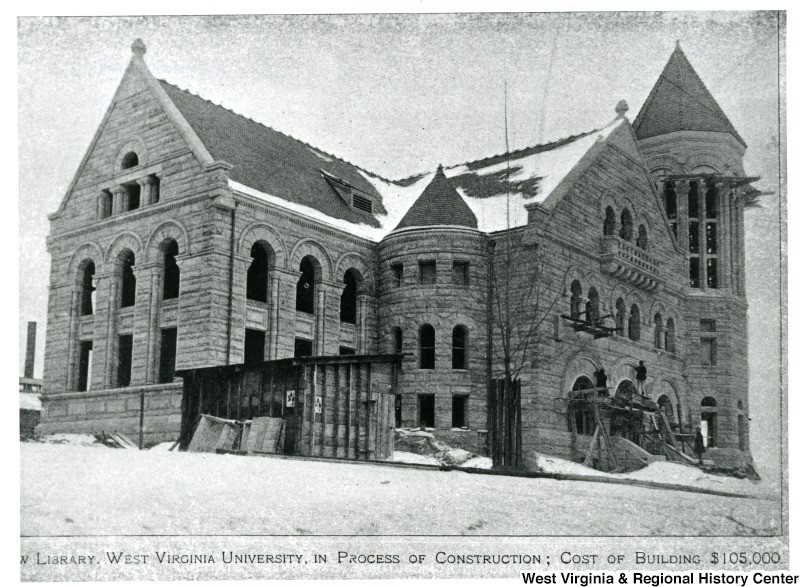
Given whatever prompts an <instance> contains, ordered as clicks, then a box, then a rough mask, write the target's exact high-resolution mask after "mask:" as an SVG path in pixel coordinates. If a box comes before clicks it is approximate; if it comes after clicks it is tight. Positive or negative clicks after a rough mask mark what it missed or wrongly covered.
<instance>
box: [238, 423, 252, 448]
mask: <svg viewBox="0 0 800 587" xmlns="http://www.w3.org/2000/svg"><path fill="white" fill-rule="evenodd" d="M252 426H253V423H252V422H245V423H244V424H242V440H241V442H239V450H240V451H242V452H247V444H248V442H249V440H250V428H251V427H252Z"/></svg>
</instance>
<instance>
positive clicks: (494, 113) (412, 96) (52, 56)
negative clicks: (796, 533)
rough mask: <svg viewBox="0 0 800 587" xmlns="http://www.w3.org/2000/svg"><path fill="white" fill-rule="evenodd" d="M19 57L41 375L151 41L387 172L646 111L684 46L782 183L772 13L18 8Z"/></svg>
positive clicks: (256, 106)
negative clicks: (60, 246) (82, 184)
mask: <svg viewBox="0 0 800 587" xmlns="http://www.w3.org/2000/svg"><path fill="white" fill-rule="evenodd" d="M18 32H19V35H18V63H19V184H20V185H19V198H20V208H19V233H20V257H19V279H20V314H19V340H20V349H21V350H20V357H19V369H20V374H21V373H22V365H23V353H24V337H25V322H26V321H28V320H36V321H38V322H39V344H38V354H37V376H41V370H42V363H43V348H44V344H43V343H44V330H45V320H46V305H47V280H48V271H49V258H48V255H47V253H46V251H45V237H46V235H47V231H48V222H47V214H49V213H51V212H53V211H55V209H56V208H57V206H58V203H59V201H60V200H61V198H62V197H63V195H64V191H65V189H66V187H67V185H68V183H69V182H70V180H71V179H72V175H73V174H74V173H75V171H76V169H77V166H78V164H79V162H80V159H81V157H82V156H83V154H84V151H85V149H86V148H87V146H88V144H89V142H90V141H91V138H92V136H93V134H94V132H95V130H96V129H97V126H98V124H99V123H100V120H101V118H102V116H103V114H104V112H105V110H106V108H107V107H108V104H109V102H110V100H111V97H112V95H113V93H114V90H115V89H116V86H117V84H118V83H119V81H120V79H121V76H122V73H123V71H124V68H125V66H126V64H127V62H128V60H129V58H130V44H131V42H132V41H133V40H134V39H135V38H136V37H141V38H142V39H143V40H144V42H145V43H146V45H147V49H148V50H147V55H146V56H145V59H146V61H147V63H148V66H149V67H150V69H151V71H152V72H153V73H154V74H155V75H156V77H159V78H163V79H166V80H168V81H170V82H172V83H175V84H177V85H179V86H181V87H183V88H188V89H191V90H192V91H193V92H195V93H197V94H200V95H201V96H203V97H205V98H208V99H210V100H212V101H214V102H217V103H221V104H222V105H223V106H226V107H228V108H231V109H233V110H235V111H236V112H239V113H242V114H245V115H247V116H249V117H251V118H253V119H255V120H258V121H260V122H264V123H266V124H269V125H270V126H272V127H274V128H276V129H278V130H281V131H284V132H286V133H288V134H291V135H292V136H295V137H298V138H301V139H303V140H305V141H307V142H309V143H311V144H313V145H315V146H317V147H319V148H321V149H323V150H325V151H328V152H332V153H334V154H336V155H338V156H340V157H342V158H344V159H347V160H350V161H353V162H355V163H357V164H359V165H360V166H363V167H365V168H367V169H369V170H372V171H374V172H377V173H380V174H381V175H383V176H386V177H389V178H399V177H404V176H407V175H410V174H412V173H418V172H421V171H430V170H432V169H434V168H435V167H436V165H437V164H438V163H440V162H441V163H443V164H444V165H452V164H457V163H459V162H462V161H466V160H470V159H475V158H479V157H483V156H486V155H489V154H494V153H499V152H502V151H503V150H504V141H503V84H504V82H507V84H508V112H509V133H510V139H511V147H512V148H519V147H522V146H525V145H530V144H535V143H538V142H541V141H543V140H551V139H557V138H560V137H564V136H567V135H571V134H575V133H576V132H581V131H585V130H589V129H592V128H596V127H598V126H600V125H604V124H607V123H608V122H609V121H610V120H611V119H612V118H613V116H614V106H615V105H616V104H617V102H618V101H619V100H620V99H625V100H627V102H628V104H629V105H630V107H631V110H630V112H629V114H630V115H631V119H633V117H634V116H635V114H636V113H637V112H638V110H639V108H640V107H641V105H642V103H643V102H644V99H645V98H646V97H647V94H648V92H649V90H650V88H651V87H652V86H653V84H654V83H655V81H656V79H657V77H658V75H659V73H660V72H661V69H662V68H663V67H664V65H665V63H666V61H667V59H668V58H669V55H670V53H671V52H672V50H673V47H674V45H675V41H676V40H677V39H680V41H681V46H682V47H683V49H684V52H685V53H686V55H687V57H688V58H689V60H690V61H691V63H692V64H693V65H694V67H695V69H696V70H697V71H698V73H699V74H700V77H701V78H702V79H703V80H704V81H705V83H706V85H707V86H708V88H709V89H710V91H711V93H712V94H713V95H714V96H715V98H716V99H717V101H718V102H719V103H720V105H721V106H722V108H723V110H724V111H725V112H726V114H727V115H728V117H729V118H730V119H731V121H732V122H733V125H734V126H735V127H736V129H737V130H738V131H739V133H740V134H741V135H742V136H743V137H744V139H745V141H746V142H747V143H748V146H749V150H748V154H747V156H746V158H745V167H746V169H747V171H748V172H749V173H750V174H751V175H760V176H762V178H763V179H762V181H761V182H760V183H759V184H758V185H759V187H761V188H762V189H764V190H775V189H777V183H778V181H777V180H778V168H777V165H778V148H777V145H778V136H779V132H778V124H779V122H778V104H777V97H778V44H779V43H778V29H777V16H776V15H775V14H773V13H745V12H725V13H722V12H713V13H708V12H707V13H634V12H630V13H624V14H623V13H593V14H578V13H561V14H558V13H547V14H526V15H514V14H506V15H502V14H484V15H475V14H473V15H452V14H451V15H442V14H438V15H414V14H409V15H361V16H294V17H282V16H258V17H256V16H242V17H211V18H208V17H207V18H198V17H139V18H136V17H130V18H121V17H112V18H78V17H73V18H23V19H20V20H19V28H18ZM776 202H777V199H776V197H774V196H773V197H771V198H767V199H766V200H765V201H764V209H762V210H754V211H750V212H748V214H747V218H746V231H747V262H748V266H747V277H748V296H749V299H750V304H751V306H750V315H749V318H750V323H749V327H750V328H749V331H750V364H751V369H750V380H751V417H752V428H753V452H754V456H755V458H756V460H757V462H760V463H762V465H763V466H766V467H768V468H770V469H772V468H774V466H775V464H776V463H777V453H776V451H775V450H772V447H774V446H776V444H777V442H779V439H780V432H779V430H778V426H777V417H778V395H779V388H778V385H779V379H778V362H777V353H778V350H779V346H778V342H779V339H778V326H779V318H780V316H779V297H778V287H777V285H778V269H779V257H778V252H779V248H778V238H779V236H778V226H779V218H778V211H777V205H776Z"/></svg>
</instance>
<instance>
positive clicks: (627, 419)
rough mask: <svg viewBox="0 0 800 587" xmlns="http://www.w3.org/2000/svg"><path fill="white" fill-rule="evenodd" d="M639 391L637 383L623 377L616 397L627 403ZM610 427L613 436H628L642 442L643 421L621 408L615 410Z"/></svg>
mask: <svg viewBox="0 0 800 587" xmlns="http://www.w3.org/2000/svg"><path fill="white" fill-rule="evenodd" d="M637 393H638V391H637V389H636V384H635V383H634V382H633V381H631V380H630V379H623V380H622V381H620V382H619V384H618V385H617V389H616V390H615V391H614V397H615V398H617V399H618V400H621V401H623V402H626V403H627V402H630V401H632V400H633V398H634V397H635V394H637ZM609 428H610V434H611V436H620V437H622V438H627V439H628V440H630V441H631V442H633V443H634V444H639V442H640V439H641V434H640V431H641V422H640V420H639V419H638V418H636V417H633V418H631V415H630V413H625V412H623V411H621V410H620V411H617V412H615V413H614V414H613V415H612V416H611V422H610V426H609Z"/></svg>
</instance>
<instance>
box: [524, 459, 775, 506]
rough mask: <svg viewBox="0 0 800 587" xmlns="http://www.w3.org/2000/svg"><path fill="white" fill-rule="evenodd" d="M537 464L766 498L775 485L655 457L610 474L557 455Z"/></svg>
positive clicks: (562, 470)
mask: <svg viewBox="0 0 800 587" xmlns="http://www.w3.org/2000/svg"><path fill="white" fill-rule="evenodd" d="M537 463H538V465H539V468H540V469H541V470H542V471H543V472H545V473H565V474H569V475H586V476H591V477H607V478H613V479H634V480H637V481H654V482H657V483H671V484H674V485H683V486H686V487H697V488H701V489H714V490H717V491H727V492H730V493H741V494H744V495H752V496H757V497H763V498H769V497H773V496H775V495H776V493H777V491H776V489H777V488H776V487H774V486H772V485H771V484H765V483H763V482H761V481H751V480H750V479H736V478H734V477H725V476H723V475H710V474H708V473H705V472H704V471H702V470H700V469H698V468H696V467H690V466H688V465H681V464H678V463H669V462H666V461H657V462H655V463H651V464H649V465H647V466H646V467H645V468H643V469H640V470H638V471H633V472H631V473H622V474H612V473H604V472H603V471H597V470H595V469H592V468H590V467H585V466H583V465H581V464H580V463H573V462H572V461H567V460H564V459H559V458H557V457H552V456H549V455H543V454H540V455H539V457H538V460H537Z"/></svg>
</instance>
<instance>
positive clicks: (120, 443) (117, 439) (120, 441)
mask: <svg viewBox="0 0 800 587" xmlns="http://www.w3.org/2000/svg"><path fill="white" fill-rule="evenodd" d="M94 437H95V439H96V440H97V442H99V443H100V444H104V445H105V446H108V447H110V448H127V449H136V450H138V449H139V446H138V445H137V444H134V443H133V442H132V441H131V439H130V438H128V437H127V436H125V435H124V434H117V433H116V432H115V433H113V434H106V433H105V432H100V433H99V434H95V435H94Z"/></svg>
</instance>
